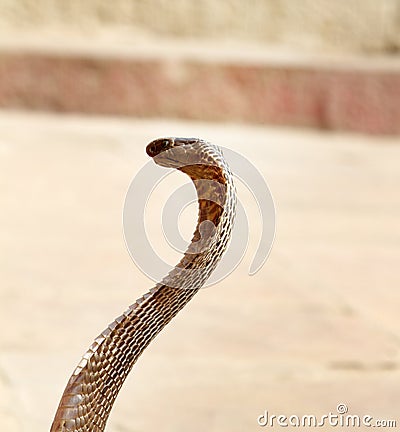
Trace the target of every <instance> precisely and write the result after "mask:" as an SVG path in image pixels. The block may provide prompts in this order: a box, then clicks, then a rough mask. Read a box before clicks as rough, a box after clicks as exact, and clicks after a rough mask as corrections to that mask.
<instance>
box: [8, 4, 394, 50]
mask: <svg viewBox="0 0 400 432" xmlns="http://www.w3.org/2000/svg"><path fill="white" fill-rule="evenodd" d="M104 25H106V26H107V27H110V26H111V27H114V28H115V27H116V28H117V29H120V30H122V29H123V30H124V32H126V30H127V29H128V30H133V31H135V32H136V33H137V32H138V31H139V32H141V33H144V34H151V35H153V34H155V35H173V36H178V37H192V38H193V37H194V38H212V39H223V40H226V39H229V40H233V41H234V40H245V41H250V42H257V43H262V44H273V45H275V44H278V45H285V46H288V47H289V48H296V49H297V48H301V49H304V50H316V49H317V50H339V51H358V52H360V51H361V52H369V51H378V52H380V51H384V52H390V53H394V52H399V51H400V0H335V1H333V0H248V1H243V0H220V1H216V0H196V1H190V0H173V1H171V0H169V1H167V0H147V1H145V0H113V1H109V0H85V1H82V0H63V1H61V0H0V32H1V31H3V32H4V31H10V30H18V31H20V30H21V29H27V30H36V29H43V28H52V29H54V28H56V29H57V28H60V26H61V27H64V28H65V27H66V28H71V29H73V30H74V31H79V32H84V33H86V34H87V33H96V31H97V30H99V29H101V28H104Z"/></svg>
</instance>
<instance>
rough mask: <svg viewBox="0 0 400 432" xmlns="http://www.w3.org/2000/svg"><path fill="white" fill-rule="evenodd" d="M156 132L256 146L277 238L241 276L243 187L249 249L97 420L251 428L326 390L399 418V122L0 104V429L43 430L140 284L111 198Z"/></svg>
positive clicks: (177, 427) (319, 408)
mask: <svg viewBox="0 0 400 432" xmlns="http://www.w3.org/2000/svg"><path fill="white" fill-rule="evenodd" d="M168 135H175V136H187V135H189V136H201V137H204V138H206V139H208V140H210V141H213V142H215V143H218V144H220V145H223V146H227V147H230V148H232V149H234V150H236V151H239V152H241V153H242V154H243V155H244V156H246V157H247V158H248V159H249V160H250V161H252V162H253V163H254V164H255V165H256V166H257V167H258V168H259V170H260V171H261V172H262V173H263V174H264V176H265V177H266V179H267V180H268V182H269V185H270V188H271V190H272V193H273V195H274V197H275V201H276V207H277V235H276V242H275V245H274V248H273V250H272V253H271V256H270V258H269V260H268V261H267V263H266V265H265V266H264V267H263V269H262V270H261V271H260V272H259V273H258V274H256V275H255V276H253V277H249V276H248V275H247V270H248V266H249V263H250V260H251V255H252V253H254V247H255V244H256V242H257V235H258V234H259V233H258V232H257V229H258V230H259V221H258V215H257V212H256V206H255V205H254V203H252V202H250V199H249V198H248V197H247V198H246V197H245V198H244V199H243V204H244V206H245V208H246V211H247V214H248V217H249V221H250V224H251V227H252V226H253V225H254V227H255V231H254V232H252V233H251V235H252V238H251V242H250V247H249V253H248V254H247V255H246V257H245V259H244V261H243V263H242V264H240V266H239V267H238V269H237V270H236V271H235V272H234V273H233V274H232V275H230V276H229V277H227V278H226V279H225V280H224V281H223V282H221V283H220V284H219V285H217V286H215V287H212V288H209V289H207V290H203V291H202V292H200V293H199V295H198V296H197V297H196V298H195V299H194V300H193V302H192V303H191V304H189V305H188V306H187V308H186V309H185V310H183V311H182V313H181V314H180V315H179V316H178V317H177V318H176V319H175V321H174V322H173V323H171V324H170V325H169V326H168V328H167V329H165V331H164V332H163V333H162V334H161V335H160V336H159V337H158V338H157V340H156V341H155V342H154V343H153V344H152V345H151V347H149V349H148V350H147V351H146V352H145V354H144V355H143V357H142V358H141V359H140V360H139V362H138V364H137V365H136V366H135V368H134V370H133V373H132V374H131V375H130V376H129V378H128V380H127V382H126V383H125V385H124V387H123V389H122V391H121V394H120V396H119V398H118V399H117V402H116V405H115V408H114V409H113V412H112V415H111V418H110V421H109V425H108V431H110V432H124V431H132V432H139V431H156V430H157V431H158V430H163V431H167V432H168V431H174V432H177V431H188V430H190V431H203V430H205V429H206V430H209V431H219V432H221V431H230V432H239V431H240V432H243V431H256V430H258V429H259V426H258V425H257V417H258V416H259V415H260V414H261V413H263V411H264V410H266V409H267V410H268V411H269V412H270V413H271V414H286V415H287V416H289V415H291V414H298V415H304V414H315V415H323V414H328V413H329V412H330V411H333V412H336V406H337V404H339V403H345V404H346V405H347V406H348V407H349V413H351V414H359V415H361V416H362V415H371V416H373V417H374V419H395V420H397V424H398V425H399V424H400V418H399V417H398V401H399V398H400V386H399V382H400V369H399V366H400V358H399V348H400V342H399V341H400V320H399V318H398V311H399V306H400V293H399V290H398V287H399V286H400V271H399V267H398V264H399V257H400V226H399V223H398V221H399V217H400V197H399V184H400V171H399V169H398V166H399V160H400V146H398V138H397V139H394V138H393V139H391V138H385V139H383V138H369V137H365V136H356V135H344V134H340V135H339V134H337V135H335V134H329V133H323V132H321V133H319V132H311V131H302V130H285V129H272V128H263V127H246V126H237V125H222V124H201V123H190V122H178V121H164V120H163V121H135V120H116V119H104V118H83V117H72V116H69V117H66V116H64V117H62V116H59V117H57V116H50V115H31V114H29V115H28V114H23V113H10V112H2V113H1V114H0V173H1V175H0V202H1V212H0V227H1V230H0V246H1V247H0V254H1V255H0V275H1V284H0V293H1V304H0V325H1V328H2V332H1V334H0V424H1V429H2V430H4V431H8V432H13V431H30V432H36V431H43V430H48V428H49V426H50V424H51V421H52V418H53V415H54V412H55V410H56V408H57V405H58V402H59V398H60V396H61V393H62V391H63V388H64V386H65V384H66V381H67V379H68V377H69V375H70V373H71V371H72V370H73V368H74V367H75V365H76V364H77V362H78V361H79V358H80V356H81V355H82V354H83V352H84V351H85V350H86V348H87V347H88V346H89V345H90V343H91V341H92V339H93V338H94V337H95V336H96V335H97V334H98V333H99V332H100V331H101V330H102V329H103V328H104V327H105V326H106V325H107V324H108V323H109V322H110V321H111V320H112V319H113V318H114V317H116V316H118V315H119V314H120V313H121V312H122V311H123V310H124V309H125V307H126V306H127V305H128V304H130V303H132V301H133V300H134V299H135V298H137V297H139V296H140V295H141V294H142V293H143V292H144V291H146V290H147V289H148V288H149V287H151V286H152V282H151V281H150V280H149V279H148V278H147V277H145V276H144V275H143V274H142V273H141V272H140V271H139V270H138V269H137V268H136V267H135V266H134V265H133V264H132V262H131V260H130V258H129V256H128V253H127V252H126V249H125V245H124V240H123V236H122V222H121V214H122V206H123V201H124V197H125V193H126V190H127V188H128V185H129V183H130V181H131V179H132V178H133V176H134V174H135V173H136V172H137V171H138V170H139V168H140V167H141V166H143V164H144V163H146V162H147V160H148V158H147V156H146V155H145V153H144V147H145V145H146V144H147V142H148V141H150V140H151V139H153V138H154V137H158V136H168ZM158 223H159V222H158V218H157V217H156V215H153V216H150V217H149V220H148V224H149V225H150V226H151V225H157V224H158ZM252 224H253V225H252ZM257 227H258V228H257ZM160 247H164V246H160ZM279 429H280V428H279V427H277V428H275V430H279ZM319 429H320V430H322V428H319ZM330 429H332V428H326V429H324V430H330ZM360 429H361V430H362V428H360ZM360 429H357V430H360ZM392 430H393V429H392Z"/></svg>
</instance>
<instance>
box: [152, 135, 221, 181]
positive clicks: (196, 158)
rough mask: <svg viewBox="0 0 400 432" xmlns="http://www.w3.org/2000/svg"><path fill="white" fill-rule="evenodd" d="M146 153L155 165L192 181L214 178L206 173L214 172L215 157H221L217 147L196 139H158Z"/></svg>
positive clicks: (216, 162)
mask: <svg viewBox="0 0 400 432" xmlns="http://www.w3.org/2000/svg"><path fill="white" fill-rule="evenodd" d="M146 152H147V154H148V155H149V156H150V157H152V158H153V160H154V162H155V163H156V164H157V165H160V166H162V167H166V168H176V169H178V170H180V171H183V172H185V173H186V174H188V175H189V176H190V177H191V178H192V179H193V180H194V179H199V178H210V177H214V176H215V175H214V174H213V173H208V174H207V172H206V171H210V169H211V171H215V168H217V167H218V161H217V160H216V159H215V155H217V154H218V155H221V153H220V150H219V149H218V147H216V146H213V145H212V144H210V143H208V142H206V141H203V140H201V139H198V138H158V139H156V140H154V141H152V142H151V143H150V144H149V145H148V146H147V147H146Z"/></svg>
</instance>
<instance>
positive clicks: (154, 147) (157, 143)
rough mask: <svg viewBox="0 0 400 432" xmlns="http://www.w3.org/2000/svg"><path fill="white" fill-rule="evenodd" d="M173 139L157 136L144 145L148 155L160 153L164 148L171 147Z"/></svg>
mask: <svg viewBox="0 0 400 432" xmlns="http://www.w3.org/2000/svg"><path fill="white" fill-rule="evenodd" d="M173 145H174V141H173V139H171V138H158V139H156V140H154V141H152V142H151V143H150V144H149V145H148V146H147V147H146V153H147V154H148V155H149V156H150V157H155V156H157V155H158V154H160V153H162V152H163V151H165V150H168V149H169V148H171V147H173Z"/></svg>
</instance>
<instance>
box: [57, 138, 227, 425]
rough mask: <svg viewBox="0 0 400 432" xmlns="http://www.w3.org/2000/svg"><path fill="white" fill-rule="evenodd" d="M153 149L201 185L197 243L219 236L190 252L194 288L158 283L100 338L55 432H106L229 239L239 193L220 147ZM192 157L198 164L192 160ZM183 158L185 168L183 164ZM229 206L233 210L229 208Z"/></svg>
mask: <svg viewBox="0 0 400 432" xmlns="http://www.w3.org/2000/svg"><path fill="white" fill-rule="evenodd" d="M176 146H180V147H182V149H181V150H183V153H182V154H183V156H182V158H183V159H182V160H176V159H173V158H171V157H170V156H169V153H168V152H166V153H165V155H166V156H165V158H164V159H160V160H159V161H158V160H157V158H156V156H159V155H160V153H161V152H163V151H166V150H168V149H171V148H173V147H176ZM147 152H148V153H149V155H150V156H152V157H154V159H155V162H156V163H158V164H160V165H163V166H171V167H175V168H178V169H180V170H181V171H183V172H185V173H186V174H188V175H189V176H190V178H191V179H192V180H193V182H194V184H195V187H196V190H197V194H198V198H199V217H198V224H197V227H196V231H195V233H194V236H193V240H192V244H194V243H196V242H198V241H199V240H200V239H201V236H202V235H203V237H204V235H206V236H207V235H210V234H214V235H216V238H214V239H213V242H212V244H211V249H210V250H206V251H202V252H200V253H198V254H193V253H185V255H184V257H183V259H182V260H181V262H180V263H179V264H178V266H180V267H181V268H184V269H190V268H191V267H196V268H197V269H200V270H201V272H202V273H200V274H203V278H202V279H201V280H200V281H196V280H194V282H193V283H194V286H192V287H190V288H191V289H180V288H176V287H171V286H168V285H166V284H157V285H156V286H155V287H154V288H152V289H151V290H150V291H149V292H148V293H146V294H145V295H144V296H143V297H141V298H140V299H138V300H137V301H136V302H135V303H134V304H133V305H132V306H130V307H129V308H128V310H126V311H125V312H124V314H123V315H121V316H120V317H118V318H117V319H115V320H114V321H113V322H112V323H111V324H110V325H109V326H108V327H107V329H106V330H104V331H103V332H102V333H101V335H100V336H99V337H98V338H96V340H95V342H94V343H93V344H92V346H91V347H90V348H89V350H88V351H87V353H86V354H85V355H84V356H83V358H82V361H81V362H80V363H79V365H78V367H77V368H76V369H75V371H74V373H73V375H72V376H71V378H70V379H69V381H68V384H67V387H66V389H65V391H64V394H63V396H62V398H61V401H60V405H59V407H58V410H57V412H56V415H55V418H54V421H53V424H52V427H51V432H103V431H104V429H105V425H106V422H107V419H108V416H109V414H110V411H111V408H112V406H113V403H114V401H115V399H116V397H117V395H118V392H119V390H120V388H121V386H122V384H123V382H124V380H125V378H126V377H127V375H128V373H129V372H130V370H131V369H132V367H133V365H134V364H135V362H136V360H137V359H138V357H139V356H140V355H141V354H142V352H143V351H144V350H145V349H146V347H147V346H148V345H149V343H150V342H151V341H152V340H153V339H154V337H155V336H156V335H157V334H158V333H159V332H160V331H161V330H162V329H163V328H164V326H165V325H166V324H168V322H169V321H170V320H171V319H172V318H173V317H174V316H175V315H176V314H177V313H178V312H179V310H180V309H182V308H183V307H184V306H185V304H186V303H187V302H188V301H190V299H191V298H192V297H193V296H194V295H195V294H196V293H197V291H198V290H199V289H200V288H201V286H202V284H203V283H204V282H205V280H206V279H207V277H209V275H210V274H211V272H212V271H213V269H214V268H215V266H216V264H217V262H218V260H219V259H220V257H221V255H222V253H223V251H224V250H225V247H226V244H227V242H228V239H229V233H230V229H231V225H232V223H233V215H234V205H235V193H234V192H232V191H234V188H233V184H232V179H231V175H230V172H229V169H228V167H227V166H226V164H225V162H224V161H223V159H222V156H221V153H220V151H219V149H218V148H216V147H214V146H213V145H211V144H208V143H205V142H203V141H200V140H195V139H174V138H168V139H160V140H155V141H153V142H152V143H150V144H149V146H148V147H147ZM162 154H164V153H162ZM162 154H161V156H162ZM214 156H215V157H214ZM191 158H192V159H194V161H195V163H193V164H189V163H187V161H188V160H190V159H191ZM180 162H183V165H184V166H182V164H181V166H179V163H180ZM204 180H205V181H204ZM228 188H229V190H228ZM227 200H231V201H232V202H227ZM227 204H228V205H227ZM224 207H225V208H227V209H228V210H229V211H224ZM204 221H210V222H212V224H213V227H214V231H212V230H211V231H212V232H211V231H210V232H208V233H207V232H205V233H204V232H201V228H199V227H200V224H201V223H202V222H204ZM206 225H207V224H206ZM223 230H225V235H224V232H223ZM226 234H228V235H226ZM189 248H190V247H189ZM205 261H207V262H205Z"/></svg>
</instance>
